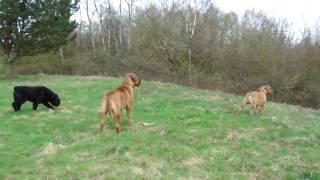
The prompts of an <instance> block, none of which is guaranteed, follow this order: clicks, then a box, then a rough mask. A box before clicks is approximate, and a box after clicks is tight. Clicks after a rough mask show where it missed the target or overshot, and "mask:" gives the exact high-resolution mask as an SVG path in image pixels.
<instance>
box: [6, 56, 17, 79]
mask: <svg viewBox="0 0 320 180" xmlns="http://www.w3.org/2000/svg"><path fill="white" fill-rule="evenodd" d="M14 58H15V57H14V55H8V56H6V57H5V59H4V73H5V74H6V75H12V74H13V60H14Z"/></svg>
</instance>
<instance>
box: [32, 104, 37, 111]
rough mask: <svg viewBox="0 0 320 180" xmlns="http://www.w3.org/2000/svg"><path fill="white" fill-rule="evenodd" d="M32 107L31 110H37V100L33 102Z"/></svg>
mask: <svg viewBox="0 0 320 180" xmlns="http://www.w3.org/2000/svg"><path fill="white" fill-rule="evenodd" d="M32 107H33V110H37V108H38V103H37V102H33V104H32Z"/></svg>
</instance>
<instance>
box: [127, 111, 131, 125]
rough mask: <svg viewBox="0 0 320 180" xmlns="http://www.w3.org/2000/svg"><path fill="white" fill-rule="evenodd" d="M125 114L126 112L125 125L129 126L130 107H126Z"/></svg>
mask: <svg viewBox="0 0 320 180" xmlns="http://www.w3.org/2000/svg"><path fill="white" fill-rule="evenodd" d="M126 112H127V125H129V124H130V116H131V107H129V106H126Z"/></svg>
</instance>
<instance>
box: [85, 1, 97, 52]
mask: <svg viewBox="0 0 320 180" xmlns="http://www.w3.org/2000/svg"><path fill="white" fill-rule="evenodd" d="M86 11H87V18H88V23H89V27H88V28H89V30H88V31H89V32H88V33H89V38H91V44H92V48H93V53H94V54H95V52H96V45H95V40H94V32H93V31H92V24H93V21H92V19H91V17H90V15H89V12H90V10H89V0H86Z"/></svg>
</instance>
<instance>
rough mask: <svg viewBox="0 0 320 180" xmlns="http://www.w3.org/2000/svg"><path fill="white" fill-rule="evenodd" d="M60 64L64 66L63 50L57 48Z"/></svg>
mask: <svg viewBox="0 0 320 180" xmlns="http://www.w3.org/2000/svg"><path fill="white" fill-rule="evenodd" d="M59 53H60V60H61V64H64V56H63V48H62V47H59Z"/></svg>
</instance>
